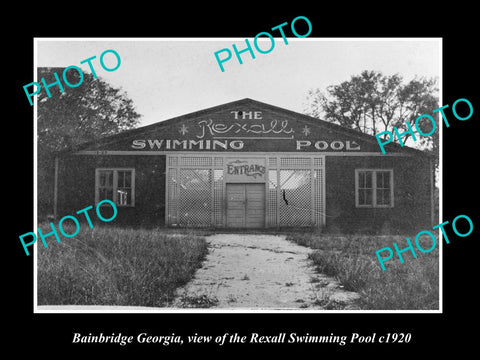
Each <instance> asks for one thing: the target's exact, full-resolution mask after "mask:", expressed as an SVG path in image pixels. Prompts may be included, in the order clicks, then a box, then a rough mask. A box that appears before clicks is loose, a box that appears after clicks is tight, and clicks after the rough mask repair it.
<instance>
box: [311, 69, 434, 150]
mask: <svg viewBox="0 0 480 360" xmlns="http://www.w3.org/2000/svg"><path fill="white" fill-rule="evenodd" d="M436 108H438V89H437V81H436V79H427V78H423V77H421V78H415V79H413V80H411V81H409V82H408V83H404V81H403V78H402V77H401V76H400V75H398V74H395V75H391V76H387V75H383V74H382V73H381V72H378V71H363V72H362V73H361V74H360V75H354V76H352V77H351V78H350V80H349V81H344V82H342V83H340V84H339V85H331V86H329V87H327V90H326V92H325V93H324V92H322V91H320V90H319V89H314V90H310V91H309V92H308V96H307V108H306V109H305V112H306V113H307V114H309V115H310V116H313V117H317V118H321V119H323V120H326V121H330V122H333V123H336V124H339V125H342V126H345V127H348V128H351V129H355V130H357V131H360V132H362V133H366V134H370V135H376V134H378V133H381V132H383V131H391V132H392V133H393V127H396V128H397V129H398V131H399V132H404V131H406V130H408V128H407V125H406V124H407V123H410V124H411V126H412V128H414V126H415V120H416V119H417V117H418V116H420V115H422V114H430V115H431V114H432V110H434V109H436ZM434 118H435V119H436V122H437V124H438V114H435V116H434ZM419 126H420V127H421V129H422V131H423V132H425V133H428V132H429V130H430V129H431V128H432V124H431V123H430V122H429V121H428V120H425V119H424V121H422V122H420V125H419ZM410 136H411V135H410V134H408V135H406V136H405V137H403V138H402V140H403V141H404V142H405V141H407V140H408V138H409V137H410ZM397 141H398V139H397ZM416 143H417V144H419V145H420V147H422V148H424V149H428V150H432V151H436V150H437V148H438V131H435V133H434V134H433V135H432V136H429V137H419V136H417V142H416Z"/></svg>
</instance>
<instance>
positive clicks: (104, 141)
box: [65, 98, 428, 156]
mask: <svg viewBox="0 0 480 360" xmlns="http://www.w3.org/2000/svg"><path fill="white" fill-rule="evenodd" d="M245 107H247V108H255V109H259V110H264V111H268V112H270V113H274V114H276V115H278V116H281V117H289V118H294V119H297V120H301V121H302V122H303V123H307V124H309V125H311V126H312V127H316V128H321V129H324V130H328V131H329V132H333V133H336V134H343V135H346V136H348V137H350V138H354V139H358V140H361V141H363V142H366V143H370V144H374V145H375V146H376V147H377V148H378V151H379V152H380V147H379V145H378V142H377V139H376V138H375V136H372V135H368V134H364V133H361V132H359V131H356V130H353V129H349V128H345V127H343V126H340V125H337V124H333V123H330V122H327V121H324V120H320V119H317V118H314V117H311V116H308V115H305V114H301V113H298V112H295V111H291V110H288V109H284V108H281V107H278V106H275V105H270V104H267V103H264V102H260V101H257V100H253V99H250V98H244V99H241V100H236V101H232V102H228V103H225V104H221V105H217V106H213V107H210V108H206V109H202V110H199V111H195V112H192V113H188V114H184V115H181V116H177V117H174V118H171V119H168V120H164V121H160V122H157V123H154V124H150V125H147V126H142V127H139V128H135V129H131V130H126V131H123V132H121V133H119V134H115V135H111V136H107V137H103V138H101V139H97V140H93V141H89V142H86V143H83V144H81V145H78V146H76V147H75V148H70V149H67V150H65V152H74V151H79V150H85V149H89V148H96V149H99V148H101V147H102V146H106V145H108V144H112V143H115V142H118V141H122V140H125V139H129V138H134V137H138V136H141V135H142V134H149V133H152V132H161V131H162V130H164V129H167V128H168V127H170V126H176V125H178V124H179V123H182V122H188V121H190V120H194V119H198V118H202V117H204V116H213V114H215V113H218V112H223V111H226V110H228V109H235V108H245ZM385 149H386V151H387V152H389V151H390V152H409V153H412V154H416V155H426V156H428V153H426V152H424V151H422V150H418V149H414V148H411V147H407V146H404V147H402V146H400V145H399V144H397V143H390V144H388V145H386V146H385Z"/></svg>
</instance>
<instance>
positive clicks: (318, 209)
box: [313, 169, 325, 225]
mask: <svg viewBox="0 0 480 360" xmlns="http://www.w3.org/2000/svg"><path fill="white" fill-rule="evenodd" d="M323 174H324V170H323V169H318V170H314V173H313V176H314V179H313V188H314V192H313V209H314V216H315V224H317V225H325V207H324V206H325V204H324V203H325V202H324V201H323V199H324V198H325V195H324V193H323V182H324V177H323Z"/></svg>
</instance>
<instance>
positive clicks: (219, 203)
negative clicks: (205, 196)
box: [213, 170, 224, 226]
mask: <svg viewBox="0 0 480 360" xmlns="http://www.w3.org/2000/svg"><path fill="white" fill-rule="evenodd" d="M223 183H224V180H223V170H213V221H214V224H215V225H217V226H223V212H224V200H223V196H224V195H223Z"/></svg>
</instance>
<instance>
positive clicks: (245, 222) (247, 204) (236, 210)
mask: <svg viewBox="0 0 480 360" xmlns="http://www.w3.org/2000/svg"><path fill="white" fill-rule="evenodd" d="M227 227H238V228H242V227H243V228H263V227H265V184H264V183H254V184H235V183H229V184H227Z"/></svg>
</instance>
